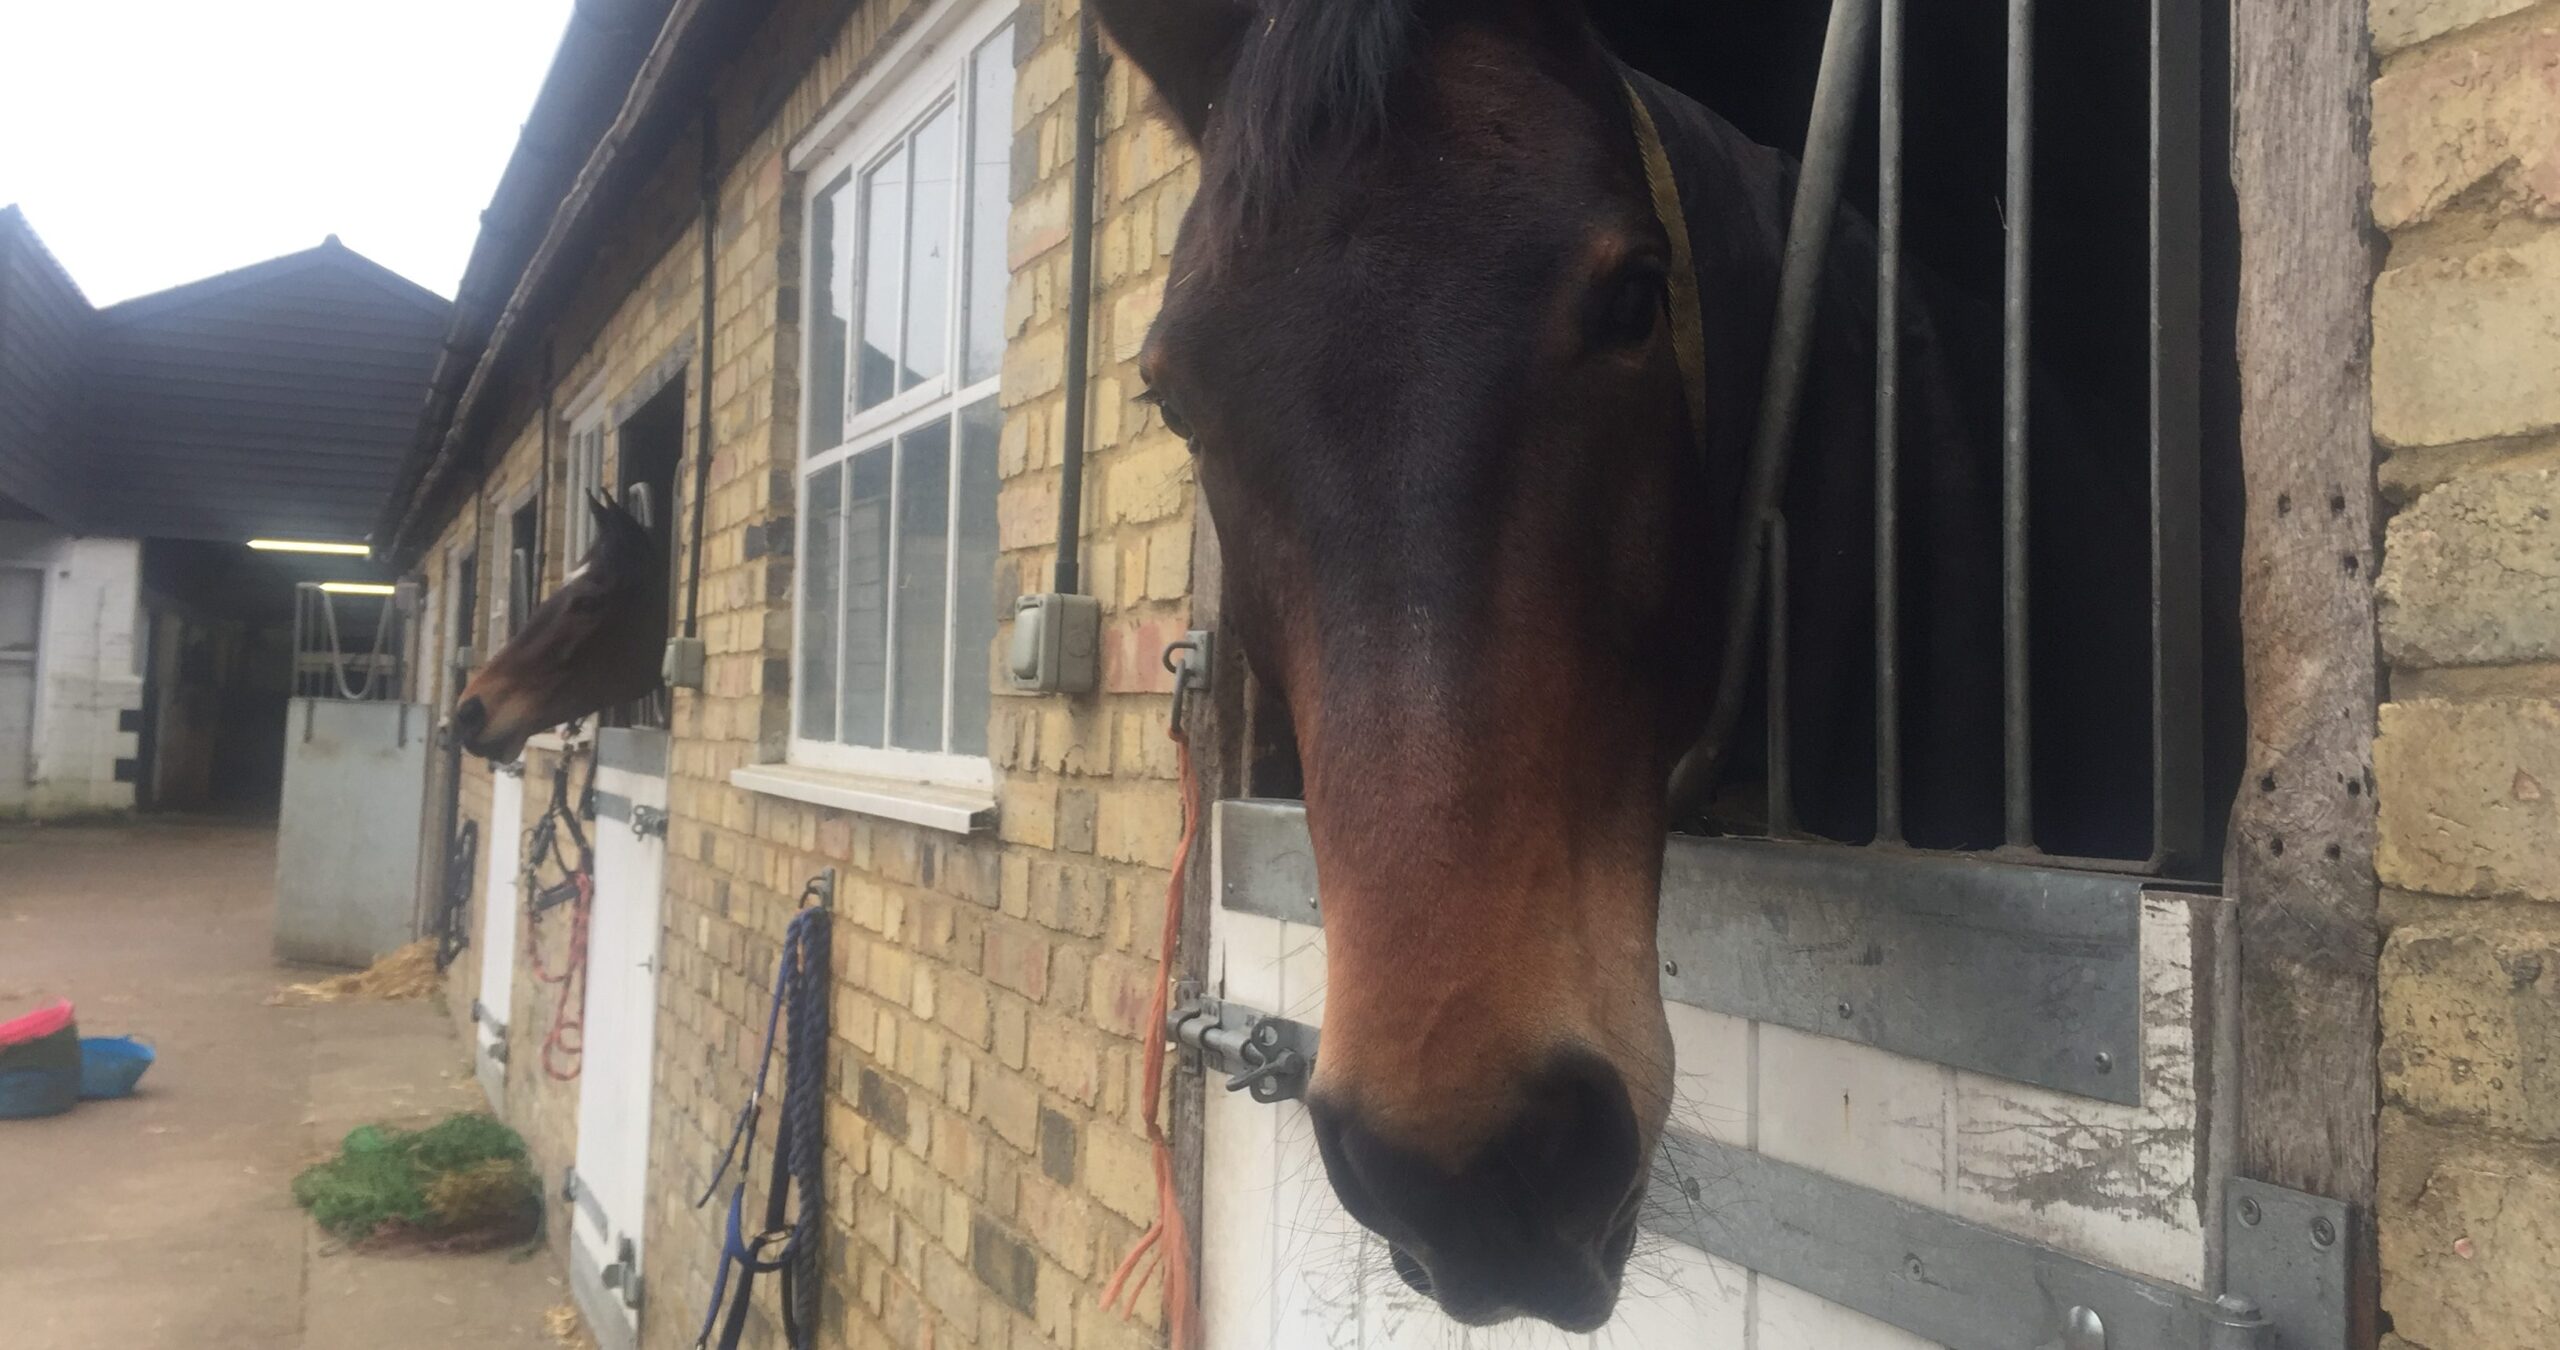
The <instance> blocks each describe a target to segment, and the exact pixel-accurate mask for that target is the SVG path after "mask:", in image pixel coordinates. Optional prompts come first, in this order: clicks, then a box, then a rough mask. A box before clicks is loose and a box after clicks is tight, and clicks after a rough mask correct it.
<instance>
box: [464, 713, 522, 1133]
mask: <svg viewBox="0 0 2560 1350" xmlns="http://www.w3.org/2000/svg"><path fill="white" fill-rule="evenodd" d="M480 855H481V857H483V858H484V859H486V860H487V864H488V865H487V868H486V872H485V876H484V879H483V882H482V890H481V895H482V897H483V900H482V903H481V906H480V998H479V1002H478V1004H477V1005H476V1008H475V1011H476V1012H477V1014H478V1015H477V1017H476V1018H475V1020H476V1021H477V1022H478V1024H479V1032H478V1036H477V1040H478V1043H479V1053H478V1054H477V1055H476V1056H474V1067H475V1068H477V1069H478V1071H479V1075H480V1086H481V1087H482V1088H484V1089H486V1090H487V1092H488V1094H489V1104H490V1105H491V1106H493V1107H498V1108H500V1109H501V1110H503V1109H504V1103H505V1099H506V1095H507V1026H508V1023H509V1021H510V1020H511V1019H512V1018H513V1017H514V1007H515V993H516V945H517V944H518V943H519V942H521V941H523V936H522V925H523V919H522V915H523V913H524V893H523V886H524V878H523V877H522V875H521V873H522V872H523V871H524V763H523V761H521V760H519V761H517V762H516V763H513V764H501V765H499V766H498V767H497V770H496V771H495V772H494V773H492V774H491V775H490V776H489V833H488V834H487V836H486V837H484V838H483V839H481V841H480Z"/></svg>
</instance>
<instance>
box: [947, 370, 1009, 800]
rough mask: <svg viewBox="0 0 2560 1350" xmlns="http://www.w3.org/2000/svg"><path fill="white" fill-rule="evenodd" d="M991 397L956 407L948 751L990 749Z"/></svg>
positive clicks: (994, 425) (999, 421)
mask: <svg viewBox="0 0 2560 1350" xmlns="http://www.w3.org/2000/svg"><path fill="white" fill-rule="evenodd" d="M1003 426H1004V417H1003V414H1001V413H999V412H997V411H996V401H995V400H994V399H992V398H986V399H980V400H978V401H977V402H975V403H972V404H970V405H969V406H968V407H966V408H964V409H962V410H961V411H960V509H959V511H958V512H956V513H955V514H957V515H958V517H959V521H960V531H959V535H958V537H957V538H955V539H954V540H953V541H952V545H951V569H952V573H951V574H952V586H953V595H954V599H953V602H952V619H951V753H953V754H955V755H983V754H985V753H987V714H988V696H989V690H988V678H989V676H988V671H989V670H991V669H993V667H994V663H995V656H994V648H995V641H996V620H997V618H998V617H999V611H998V609H997V606H998V605H999V604H1000V603H1001V602H1002V601H1003V599H1004V598H1005V597H1002V596H999V595H997V594H996V437H997V433H998V432H1000V431H1001V430H1002V429H1003Z"/></svg>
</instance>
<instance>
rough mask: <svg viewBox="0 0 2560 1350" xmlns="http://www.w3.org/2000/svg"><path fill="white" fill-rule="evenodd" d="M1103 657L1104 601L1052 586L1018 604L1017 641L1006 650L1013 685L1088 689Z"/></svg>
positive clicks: (1030, 689)
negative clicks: (1059, 589) (1050, 588)
mask: <svg viewBox="0 0 2560 1350" xmlns="http://www.w3.org/2000/svg"><path fill="white" fill-rule="evenodd" d="M1101 657H1102V602H1101V601H1099V600H1096V599H1094V598H1093V597H1092V596H1090V595H1066V594H1061V593H1059V592H1056V591H1051V592H1048V593H1046V594H1042V595H1026V596H1024V597H1022V598H1021V599H1019V600H1017V601H1015V602H1014V605H1013V645H1012V648H1011V649H1010V650H1009V651H1008V652H1007V653H1006V663H1005V664H1006V666H1007V668H1008V669H1009V670H1010V671H1011V672H1012V676H1013V687H1014V688H1016V689H1019V690H1022V691H1023V692H1025V693H1034V694H1086V693H1091V692H1093V686H1094V683H1095V679H1096V676H1097V674H1098V668H1099V667H1100V665H1101Z"/></svg>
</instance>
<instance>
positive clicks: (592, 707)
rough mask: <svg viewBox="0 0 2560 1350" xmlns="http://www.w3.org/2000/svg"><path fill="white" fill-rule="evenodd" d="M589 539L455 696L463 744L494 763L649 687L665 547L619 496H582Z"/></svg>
mask: <svg viewBox="0 0 2560 1350" xmlns="http://www.w3.org/2000/svg"><path fill="white" fill-rule="evenodd" d="M587 509H588V511H589V512H590V513H592V514H593V516H594V518H595V542H594V543H593V544H591V545H589V546H588V548H587V555H586V556H585V557H584V558H581V559H579V560H578V565H577V566H576V567H574V568H572V569H570V572H569V575H568V576H567V577H566V578H565V579H563V580H562V581H561V583H560V589H558V590H556V591H554V592H552V593H551V596H550V598H548V599H546V600H544V601H543V602H542V603H541V604H540V605H539V606H537V607H535V609H534V611H533V613H532V614H530V615H528V616H527V617H526V619H525V624H524V627H523V629H521V630H520V631H518V632H517V633H516V635H515V636H514V637H512V638H509V639H507V642H506V645H505V646H502V647H500V648H498V650H497V651H496V652H495V653H493V654H491V655H490V657H489V659H488V661H487V662H486V663H485V664H483V665H482V666H481V667H480V670H479V672H478V673H477V674H474V675H473V676H472V677H471V682H470V683H469V684H467V685H465V686H463V689H462V697H461V698H460V699H458V700H456V702H455V703H454V706H453V731H454V734H455V735H456V736H458V737H460V738H461V742H462V748H463V749H465V750H468V751H470V752H471V753H472V754H475V755H479V756H481V757H482V758H484V759H487V760H490V761H491V762H493V763H505V762H507V761H509V760H512V759H514V758H515V757H516V756H517V754H519V753H520V752H522V751H523V749H524V743H525V740H526V738H527V737H530V736H532V735H533V734H534V733H535V732H537V731H541V730H543V729H544V728H546V727H555V726H559V725H560V724H561V723H563V722H570V721H575V720H576V719H578V718H581V717H584V716H586V715H587V714H589V713H592V712H598V711H601V710H603V709H605V708H610V707H614V706H616V705H618V704H622V703H628V702H630V701H632V700H633V699H637V698H640V697H642V696H644V695H647V694H650V693H653V692H655V691H656V690H657V688H658V686H659V674H658V672H659V661H660V657H661V656H662V655H663V653H664V650H665V648H666V645H667V597H668V583H667V558H666V552H665V550H663V549H661V548H660V547H659V546H658V542H657V540H656V538H655V537H654V536H652V535H651V534H650V532H649V527H648V526H646V525H643V524H641V523H640V521H639V520H638V518H636V517H634V516H633V515H632V514H631V513H630V512H629V511H628V510H625V509H624V508H623V507H622V505H621V504H620V503H618V502H615V501H613V500H612V499H611V498H608V497H606V496H605V495H604V494H602V493H595V494H591V495H590V496H589V497H588V498H587Z"/></svg>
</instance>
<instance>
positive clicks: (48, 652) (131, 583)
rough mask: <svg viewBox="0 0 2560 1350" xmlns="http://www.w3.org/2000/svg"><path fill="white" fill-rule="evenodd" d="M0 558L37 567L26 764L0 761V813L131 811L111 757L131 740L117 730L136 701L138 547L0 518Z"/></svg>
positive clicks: (122, 753) (133, 750) (127, 788)
mask: <svg viewBox="0 0 2560 1350" xmlns="http://www.w3.org/2000/svg"><path fill="white" fill-rule="evenodd" d="M0 563H8V564H26V565H34V566H38V567H41V568H42V569H43V571H44V628H43V635H42V637H41V638H40V639H39V640H38V645H37V650H36V710H35V744H34V749H33V754H32V755H31V756H29V759H30V761H31V762H29V763H26V764H0V816H33V817H37V818H46V817H57V816H77V815H87V814H93V813H97V812H102V811H130V810H132V809H133V803H134V796H133V784H131V783H119V782H117V781H116V761H117V760H119V759H130V758H133V757H134V756H135V755H136V754H137V753H138V745H139V741H140V737H139V736H138V735H137V734H136V733H134V732H130V731H120V730H118V729H117V726H118V722H119V719H120V715H121V714H123V713H125V712H126V711H128V710H139V709H140V708H141V707H142V674H141V664H140V662H139V660H138V659H137V657H136V654H135V647H136V644H137V643H138V642H139V641H140V639H141V635H140V634H139V633H138V632H137V631H136V626H137V623H138V621H139V618H140V615H141V599H142V544H141V542H140V541H139V540H134V539H89V538H80V537H77V536H73V535H67V534H64V533H63V532H61V531H60V530H56V529H54V528H53V527H51V526H49V525H42V524H35V523H28V522H18V521H9V522H0Z"/></svg>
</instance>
